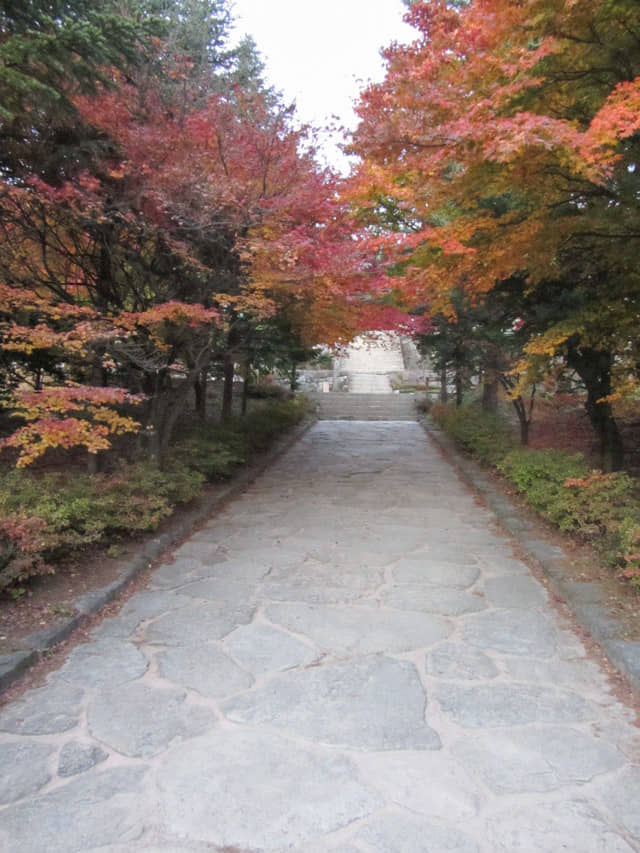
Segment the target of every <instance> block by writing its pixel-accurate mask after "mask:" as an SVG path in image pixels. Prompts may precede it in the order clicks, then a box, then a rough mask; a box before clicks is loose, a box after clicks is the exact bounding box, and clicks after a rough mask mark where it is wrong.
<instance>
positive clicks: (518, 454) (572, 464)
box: [430, 405, 640, 588]
mask: <svg viewBox="0 0 640 853" xmlns="http://www.w3.org/2000/svg"><path fill="white" fill-rule="evenodd" d="M430 414H431V416H432V417H433V419H434V420H435V421H436V423H437V424H438V425H439V426H440V427H441V428H442V429H443V430H444V432H446V433H447V434H448V435H449V436H450V437H451V438H453V439H454V440H455V441H457V442H458V443H460V444H461V445H462V446H463V447H464V448H465V449H466V450H468V451H469V452H470V453H472V454H473V455H474V456H475V457H476V458H478V459H479V460H480V461H481V462H483V463H485V464H489V465H491V466H493V467H495V468H497V469H498V470H499V471H500V472H501V473H502V474H504V476H505V477H506V478H507V479H508V480H509V481H510V482H512V483H513V484H514V485H515V486H516V488H517V489H518V491H519V492H520V493H521V494H522V495H523V496H524V497H525V498H526V500H527V502H528V503H529V505H530V506H531V507H532V508H533V509H534V510H536V512H538V513H539V514H540V515H541V516H543V517H544V518H546V519H547V520H548V521H551V522H552V523H553V524H555V525H557V526H558V527H559V528H560V529H561V530H565V531H568V532H570V533H572V534H574V535H576V536H577V537H578V538H579V539H580V540H581V541H588V542H591V543H593V544H594V545H595V546H596V547H597V548H598V549H599V551H600V552H601V554H602V556H603V558H604V559H605V561H606V562H607V563H608V564H609V565H611V566H614V567H616V568H618V569H620V570H621V574H622V575H623V576H624V577H626V578H627V579H629V580H630V581H631V582H632V583H633V584H634V585H636V586H638V587H639V588H640V489H639V487H638V482H637V481H636V480H635V479H633V478H632V477H630V476H629V475H628V474H625V473H623V472H616V473H612V474H604V473H602V471H594V470H592V469H590V468H589V466H588V465H587V463H586V462H585V460H584V457H583V456H582V455H581V454H575V455H570V454H567V453H562V452H561V451H558V450H531V449H529V448H523V447H520V446H519V444H518V441H517V439H516V437H515V436H514V434H513V432H512V430H511V428H510V427H509V425H508V424H507V422H506V421H505V420H503V419H501V418H500V417H497V416H495V415H487V414H485V413H484V412H482V410H481V409H480V408H479V407H475V406H461V407H459V408H457V409H456V408H453V407H449V406H441V405H439V406H434V407H433V408H432V410H431V412H430Z"/></svg>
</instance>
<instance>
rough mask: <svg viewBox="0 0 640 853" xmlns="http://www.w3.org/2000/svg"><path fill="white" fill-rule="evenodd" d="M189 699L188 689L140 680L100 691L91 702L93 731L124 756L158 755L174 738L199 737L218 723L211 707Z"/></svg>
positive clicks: (103, 741)
mask: <svg viewBox="0 0 640 853" xmlns="http://www.w3.org/2000/svg"><path fill="white" fill-rule="evenodd" d="M186 698H187V694H186V692H185V691H184V690H180V689H175V688H170V687H167V688H162V687H149V686H147V685H145V684H142V683H140V682H133V683H131V684H125V685H122V686H120V687H119V688H117V689H113V690H106V691H103V692H100V693H98V694H97V695H96V696H95V697H94V698H93V699H92V701H91V703H90V704H89V709H88V715H87V719H88V727H89V732H90V733H91V735H92V736H93V737H94V738H96V739H97V740H98V741H100V742H101V743H103V744H106V745H107V746H109V747H110V748H111V749H114V750H116V751H117V752H119V753H121V754H122V755H128V756H132V757H135V758H146V757H149V756H152V755H157V754H158V753H159V752H162V751H163V750H164V749H165V748H166V747H167V746H168V745H169V744H170V743H171V742H172V741H173V740H174V739H176V738H189V737H195V736H197V735H199V734H202V733H203V732H204V731H207V730H208V729H211V728H213V727H214V726H215V725H216V716H215V714H214V712H213V711H212V710H211V709H209V708H205V707H200V706H197V705H195V706H193V705H190V704H188V703H187V702H186V701H185V700H186Z"/></svg>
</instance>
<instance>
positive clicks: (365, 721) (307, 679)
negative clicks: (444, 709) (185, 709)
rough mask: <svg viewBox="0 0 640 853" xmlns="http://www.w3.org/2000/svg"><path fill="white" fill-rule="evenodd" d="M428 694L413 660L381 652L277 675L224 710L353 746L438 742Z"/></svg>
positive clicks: (247, 720) (433, 745) (235, 718)
mask: <svg viewBox="0 0 640 853" xmlns="http://www.w3.org/2000/svg"><path fill="white" fill-rule="evenodd" d="M426 701H427V699H426V695H425V692H424V689H423V687H422V685H421V683H420V679H419V678H418V674H417V672H416V670H415V667H414V666H413V665H412V664H409V663H407V662H405V661H396V660H392V659H391V658H386V657H383V656H376V657H368V658H359V659H357V660H354V661H352V662H349V663H338V664H325V665H323V666H316V667H312V668H309V669H306V670H304V671H302V672H291V673H288V674H286V675H283V676H278V677H276V678H274V679H273V680H271V681H270V682H269V683H268V684H266V685H265V686H263V687H258V688H256V689H254V690H253V691H251V693H249V694H247V695H245V696H241V697H238V698H236V699H232V700H230V701H229V702H226V703H224V704H223V705H222V710H223V712H224V713H225V715H226V716H227V718H228V719H229V720H231V721H232V722H234V723H238V724H244V725H250V726H263V725H267V726H273V727H275V728H277V729H280V730H286V731H289V732H294V733H295V734H296V735H299V736H301V737H305V738H308V739H309V740H311V741H316V742H319V743H330V744H334V745H338V746H346V747H351V748H354V749H377V750H386V749H439V748H440V738H439V736H438V734H437V733H436V732H435V731H434V730H433V729H432V728H430V727H429V726H427V725H426V723H425V721H424V712H425V706H426Z"/></svg>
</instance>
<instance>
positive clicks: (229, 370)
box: [222, 355, 235, 421]
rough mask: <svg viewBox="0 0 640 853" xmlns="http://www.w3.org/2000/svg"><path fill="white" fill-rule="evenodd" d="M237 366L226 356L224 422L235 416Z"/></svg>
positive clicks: (224, 368)
mask: <svg viewBox="0 0 640 853" xmlns="http://www.w3.org/2000/svg"><path fill="white" fill-rule="evenodd" d="M234 375H235V366H234V363H233V357H232V356H229V355H227V356H225V359H224V365H223V377H224V385H223V388H222V420H223V421H228V420H229V419H230V418H231V415H232V414H233V377H234Z"/></svg>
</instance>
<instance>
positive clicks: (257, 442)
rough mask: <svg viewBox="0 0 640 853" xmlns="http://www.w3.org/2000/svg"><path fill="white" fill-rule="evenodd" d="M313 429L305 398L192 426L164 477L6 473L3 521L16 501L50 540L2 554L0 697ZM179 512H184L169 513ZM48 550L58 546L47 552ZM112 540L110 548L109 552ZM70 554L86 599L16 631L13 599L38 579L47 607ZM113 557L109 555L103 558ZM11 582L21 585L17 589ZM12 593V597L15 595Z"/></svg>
mask: <svg viewBox="0 0 640 853" xmlns="http://www.w3.org/2000/svg"><path fill="white" fill-rule="evenodd" d="M312 422H313V419H312V418H311V417H310V416H309V410H308V407H307V405H306V402H305V401H304V399H299V400H296V401H293V402H282V401H279V402H275V403H270V404H268V406H266V407H264V408H262V409H260V410H258V411H256V412H255V413H253V414H250V415H248V416H245V417H243V418H238V419H234V421H233V422H231V423H227V424H226V425H224V426H218V427H217V428H215V429H211V428H208V429H206V428H204V427H196V428H195V429H193V430H191V432H190V433H189V435H188V436H187V437H186V438H184V439H183V440H182V441H181V442H179V443H178V444H177V445H176V447H175V454H174V456H173V457H172V463H171V464H170V465H169V466H167V468H166V469H164V470H162V471H160V470H159V469H157V468H153V467H152V466H150V465H148V464H147V465H144V464H138V465H130V466H127V467H126V468H124V469H123V470H122V472H121V473H120V474H119V475H112V476H106V475H105V476H104V477H103V478H101V477H100V476H98V477H96V476H93V477H89V476H85V475H82V474H80V475H79V476H78V477H74V478H71V479H70V478H68V477H66V478H62V477H59V476H56V475H50V476H46V475H45V476H44V477H39V478H37V477H25V476H24V475H22V474H21V472H15V474H14V475H9V477H7V478H6V480H5V481H4V482H3V485H2V487H0V506H1V507H2V509H3V510H4V511H5V513H6V512H7V507H8V506H9V507H10V506H11V505H12V503H16V505H20V503H21V505H22V507H23V508H25V507H28V509H29V511H30V513H32V517H35V518H36V519H37V520H38V521H39V522H40V526H41V527H42V528H44V529H45V530H47V529H48V536H47V537H43V536H40V537H39V538H38V539H37V540H36V541H37V543H38V545H40V548H41V550H39V551H36V550H35V549H34V551H33V552H32V553H29V552H28V551H27V553H26V554H25V553H21V552H20V551H19V550H18V549H16V548H15V547H14V548H13V549H12V548H11V547H7V542H6V540H5V549H4V564H3V565H4V575H3V573H2V572H0V579H3V578H4V581H5V583H4V588H5V600H4V602H2V601H0V690H2V689H4V688H6V687H7V686H9V685H10V684H11V683H12V682H14V681H15V680H16V679H17V678H19V677H20V675H21V674H22V673H23V672H24V671H25V670H26V669H28V668H29V667H30V666H31V665H32V664H34V663H35V662H36V661H38V660H39V659H40V658H41V657H42V656H43V654H45V653H48V652H49V651H50V650H51V649H52V648H53V647H54V646H56V645H57V644H59V643H60V642H62V641H63V640H65V639H66V638H67V637H69V636H70V635H71V634H72V632H73V631H75V629H76V628H78V627H79V626H81V625H82V624H83V623H84V622H85V621H86V620H87V619H88V617H90V616H91V615H92V614H94V613H97V612H99V611H100V610H101V608H103V607H104V606H105V605H106V604H108V603H109V602H111V601H113V600H114V599H115V598H116V597H117V596H118V595H119V594H120V593H121V592H122V591H123V590H124V589H125V588H126V587H127V586H128V585H129V584H130V583H131V582H132V581H133V580H134V579H135V578H136V577H137V576H138V575H139V574H140V573H141V572H143V571H144V570H146V569H148V568H149V566H150V565H151V564H152V563H153V562H154V561H155V560H157V559H158V558H159V557H160V555H161V554H162V553H163V552H164V551H166V549H167V548H168V547H170V546H172V545H174V544H175V543H176V542H178V541H179V540H181V539H183V538H184V537H185V536H187V535H188V534H189V533H190V532H191V531H192V530H193V529H194V528H195V527H196V526H197V525H198V524H200V523H202V522H203V521H205V520H206V519H207V518H209V516H210V515H211V514H212V513H213V512H215V510H216V509H217V508H218V507H220V506H222V505H223V504H224V502H225V501H227V500H229V499H230V498H232V497H233V496H234V495H237V494H238V493H240V492H241V491H242V490H243V489H245V488H246V487H247V486H248V485H249V484H250V483H251V482H253V480H254V479H255V478H256V477H257V476H258V475H259V474H260V473H261V472H262V471H263V470H264V469H265V468H266V467H267V466H268V465H269V464H271V462H272V461H273V460H274V459H276V458H277V457H278V456H279V455H280V454H281V453H282V452H284V450H285V449H286V448H287V447H289V446H290V445H291V444H292V443H294V442H295V441H296V440H297V439H298V438H299V436H300V435H301V434H302V433H304V431H306V430H307V429H308V428H309V425H310V424H311V423H312ZM16 484H18V488H16ZM12 486H13V488H12ZM56 489H59V491H56ZM79 496H81V498H79ZM29 500H31V501H32V503H31V505H29ZM176 509H179V510H180V511H179V512H178V513H175V510H176ZM101 513H102V515H101ZM109 513H110V515H109ZM174 513H175V515H174ZM5 518H6V515H5ZM107 519H108V520H107ZM52 542H55V548H54V547H47V546H50V543H52ZM109 542H111V543H112V545H111V547H110V548H108V550H106V551H105V548H106V546H107V545H108V543H109ZM93 543H98V544H99V545H100V544H101V545H103V548H102V549H101V550H100V549H99V550H98V552H97V553H96V552H95V551H94V552H89V553H90V556H89V557H87V556H84V555H83V552H82V548H83V546H85V545H87V544H93ZM74 549H75V553H76V559H75V560H74V567H73V568H74V571H73V575H74V576H77V575H81V577H79V578H78V579H77V582H76V585H77V587H78V588H79V589H81V590H82V591H83V592H82V594H80V595H78V596H77V597H76V598H75V599H73V600H67V599H66V598H65V599H64V600H63V602H62V603H61V602H54V606H53V608H51V607H47V606H46V605H45V610H46V612H47V613H48V615H49V618H47V619H46V620H45V621H46V627H42V628H40V627H38V628H37V629H36V630H33V631H31V632H29V633H26V634H25V633H24V631H20V630H18V631H16V630H15V626H14V622H13V621H12V619H11V610H12V609H13V608H16V607H18V606H20V604H22V602H21V601H19V602H16V601H14V600H13V599H15V598H18V597H19V595H18V593H19V594H20V596H21V595H24V596H25V597H28V596H29V595H30V591H29V577H30V576H31V577H33V576H34V575H36V574H39V573H40V572H42V573H43V576H39V577H37V578H36V583H37V585H39V586H41V587H42V589H41V590H39V591H40V593H41V598H42V597H43V598H44V600H45V602H46V600H47V590H48V588H49V585H48V581H49V578H50V577H52V580H54V581H57V580H58V577H57V576H56V575H55V572H56V558H57V559H61V558H63V557H64V555H65V552H66V553H67V556H68V553H69V552H70V551H71V552H73V550H74ZM120 554H122V556H121V557H119V556H118V555H120ZM109 555H113V557H112V558H111V559H108V557H109ZM11 557H14V560H13V563H12V561H11V559H10V558H11ZM94 560H98V561H100V560H104V561H105V563H107V562H108V563H109V568H108V569H107V570H106V571H102V572H97V573H96V572H93V571H90V570H89V569H90V566H89V564H88V563H89V561H94ZM16 565H17V566H18V568H20V567H22V571H23V574H22V576H18V577H17V578H16V576H15V573H14V574H12V572H11V570H12V569H13V570H14V572H15V568H16ZM25 566H27V569H26V570H25V569H24V567H25ZM28 569H31V570H32V571H31V572H30V571H29V570H28ZM83 570H84V571H83ZM50 572H53V573H54V574H53V576H51V575H50V574H49V573H50ZM103 577H107V578H108V580H107V582H106V583H105V582H104V581H102V582H101V578H103ZM16 581H17V582H18V583H19V584H24V585H25V586H16ZM25 587H26V589H25ZM1 589H2V587H0V590H1ZM12 590H17V593H14V596H13V597H12V596H11V594H10V593H11V591H12ZM3 609H4V614H3ZM38 621H39V619H38V616H37V615H36V616H35V619H34V618H33V617H32V618H30V619H28V620H27V622H28V623H30V624H33V623H34V622H35V624H36V625H38Z"/></svg>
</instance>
